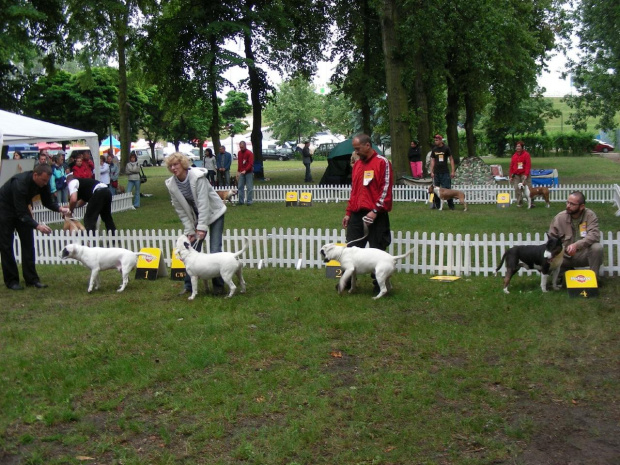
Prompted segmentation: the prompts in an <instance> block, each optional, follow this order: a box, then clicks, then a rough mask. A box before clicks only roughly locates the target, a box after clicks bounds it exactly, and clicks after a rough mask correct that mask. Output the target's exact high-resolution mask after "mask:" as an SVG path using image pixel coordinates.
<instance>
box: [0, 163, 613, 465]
mask: <svg viewBox="0 0 620 465" xmlns="http://www.w3.org/2000/svg"><path fill="white" fill-rule="evenodd" d="M588 160H589V161H592V167H593V168H594V167H595V169H596V172H597V173H598V174H599V176H598V177H599V178H600V179H601V181H600V182H614V181H613V180H612V178H613V177H614V176H615V179H616V180H617V179H618V177H617V174H618V172H617V171H614V170H617V169H620V168H618V167H617V166H615V165H613V164H610V165H608V164H607V162H608V160H602V159H598V158H594V157H592V158H588ZM546 161H547V160H546ZM552 161H553V162H556V159H553V160H552ZM581 161H583V159H582V160H581ZM557 162H558V163H565V164H562V168H561V169H560V168H558V169H559V170H560V176H561V180H562V181H563V182H566V181H565V178H562V172H565V173H566V174H565V177H566V178H567V179H571V177H572V176H573V175H572V174H569V173H573V172H575V173H576V174H575V177H578V176H582V175H583V174H579V172H578V171H579V169H578V166H577V165H575V164H573V162H572V160H570V161H564V160H563V159H558V160H557ZM293 163H295V162H268V163H267V164H266V168H265V169H266V173H267V176H269V177H270V178H271V181H268V182H267V184H268V183H269V182H271V183H281V184H292V183H295V181H293V179H297V180H298V181H299V180H300V179H302V178H303V165H301V163H297V164H296V165H295V164H293ZM610 163H612V162H610ZM317 165H318V164H317ZM581 166H582V171H584V170H583V165H581ZM323 169H324V168H321V167H320V165H318V166H316V168H315V170H317V172H315V180H316V179H317V175H318V176H319V177H320V174H322V171H323ZM319 173H320V174H319ZM147 174H148V175H149V180H148V182H147V183H146V184H145V185H143V188H144V192H147V193H151V194H153V196H152V197H148V198H143V199H142V207H141V208H140V209H139V210H137V211H131V212H124V213H122V214H117V215H115V220H116V221H117V223H118V226H119V227H120V228H123V229H146V228H161V229H165V228H169V229H170V228H179V227H180V223H179V221H178V219H177V218H176V215H174V212H172V207H171V205H170V201H169V197H168V195H167V192H166V191H165V187H164V185H163V180H164V179H165V177H167V176H168V174H167V172H166V171H165V169H163V168H150V169H148V170H147ZM608 178H609V180H608V181H603V179H608ZM555 207H557V208H555ZM562 207H563V206H560V205H552V208H551V209H546V208H536V209H534V210H531V211H526V210H523V209H520V210H517V209H513V211H511V212H510V215H506V214H505V213H506V212H503V211H500V210H498V209H496V208H494V207H492V206H488V207H487V206H477V205H475V206H472V209H471V211H470V212H468V213H466V214H463V213H462V212H461V211H456V212H431V211H430V210H428V208H427V207H426V206H424V205H423V204H397V205H395V208H394V212H393V214H392V215H391V219H392V228H393V229H394V230H420V231H444V232H466V231H469V232H472V231H473V232H511V231H515V232H522V231H529V230H533V231H540V232H542V231H544V230H546V227H547V226H548V224H549V221H550V219H551V217H552V216H553V214H554V213H555V212H557V211H559V209H560V208H562ZM592 208H593V209H595V211H597V213H598V214H599V217H600V218H601V225H602V229H603V230H613V231H615V230H618V229H620V219H618V218H617V217H615V216H614V215H613V213H614V208H613V207H612V206H610V205H592ZM343 212H344V204H342V203H341V204H321V205H315V206H313V207H312V208H307V209H292V208H288V209H287V208H286V207H284V206H282V205H275V204H255V205H254V206H252V207H235V208H232V207H231V208H229V209H228V212H227V216H226V227H227V228H230V229H235V228H236V229H240V228H265V229H270V228H271V227H273V226H276V227H306V228H338V227H339V224H340V220H341V218H342V214H343ZM38 270H39V273H40V274H41V278H42V280H43V281H44V282H46V283H49V284H50V285H51V286H50V288H48V289H44V290H35V289H30V288H29V289H26V290H25V291H23V292H11V291H8V290H7V289H0V298H1V299H2V306H1V307H0V463H2V464H78V463H88V464H119V465H120V464H124V465H142V464H144V465H146V464H155V465H159V464H190V465H191V464H223V465H224V464H226V465H228V464H231V465H232V464H257V465H258V464H268V465H271V464H282V465H284V464H287V465H295V464H297V465H301V464H308V465H311V464H326V465H327V464H385V465H388V464H403V465H404V464H490V463H496V464H537V463H553V464H556V463H557V464H563V463H583V464H585V463H588V464H609V463H614V462H615V460H616V459H617V458H618V457H620V434H619V433H620V430H619V425H618V418H620V404H619V402H618V400H619V397H618V392H620V365H619V364H618V360H619V356H620V353H619V352H620V351H619V347H620V344H619V343H620V336H619V333H618V327H619V325H620V313H619V312H618V310H617V308H618V305H617V299H618V297H619V296H620V281H619V280H618V279H617V278H612V279H608V280H606V283H605V287H603V288H602V289H601V295H600V297H599V298H596V299H587V300H584V299H570V298H568V297H567V295H566V294H565V292H550V293H547V294H542V293H541V291H540V288H539V284H540V278H539V276H536V275H533V276H529V277H528V276H521V277H519V276H518V277H515V278H514V279H513V282H512V285H511V290H512V293H511V294H510V295H505V294H504V293H502V292H501V288H502V284H501V278H500V277H462V278H461V279H459V280H457V281H455V282H453V283H449V284H448V283H437V282H434V281H431V280H430V279H429V278H430V276H428V275H416V274H407V273H399V274H397V275H396V276H394V290H393V291H392V292H391V293H390V294H389V295H388V296H386V297H385V298H383V299H380V300H379V301H373V300H372V299H371V297H372V285H371V283H370V280H369V278H368V277H361V278H360V289H359V290H358V292H357V293H355V294H353V295H348V294H347V295H343V296H342V297H339V296H338V295H337V294H336V292H335V290H334V285H335V281H334V280H330V279H327V278H326V277H325V273H324V271H323V270H309V269H302V270H300V271H297V270H295V269H280V268H277V269H274V268H267V269H262V270H257V269H246V270H245V272H244V275H245V278H246V281H247V282H248V292H247V294H245V295H237V296H235V297H234V298H232V299H223V298H221V297H213V296H210V295H206V294H205V292H204V291H202V290H201V291H202V292H201V293H200V294H199V296H198V298H197V299H196V300H195V301H193V302H188V301H187V300H186V296H178V295H177V293H178V291H179V290H180V283H178V282H175V281H171V280H168V279H159V280H157V281H136V280H133V279H132V280H131V281H130V284H129V286H128V287H127V289H126V290H125V292H123V293H122V294H118V293H117V292H115V290H116V288H117V287H118V285H119V282H120V277H119V275H118V274H117V273H115V272H112V271H108V272H104V273H102V287H101V289H100V290H99V291H96V292H94V293H93V294H91V295H88V294H87V293H86V288H87V283H88V275H89V272H88V270H87V269H86V268H84V267H82V266H79V265H67V266H39V267H38Z"/></svg>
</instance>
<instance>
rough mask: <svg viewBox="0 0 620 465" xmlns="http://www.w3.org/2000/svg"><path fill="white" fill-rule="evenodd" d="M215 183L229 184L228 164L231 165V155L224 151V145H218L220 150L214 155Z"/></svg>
mask: <svg viewBox="0 0 620 465" xmlns="http://www.w3.org/2000/svg"><path fill="white" fill-rule="evenodd" d="M215 162H216V167H217V185H218V186H220V187H222V186H230V165H232V155H231V154H230V153H228V152H227V151H226V147H224V146H223V145H222V146H220V151H219V153H218V154H217V157H216V160H215Z"/></svg>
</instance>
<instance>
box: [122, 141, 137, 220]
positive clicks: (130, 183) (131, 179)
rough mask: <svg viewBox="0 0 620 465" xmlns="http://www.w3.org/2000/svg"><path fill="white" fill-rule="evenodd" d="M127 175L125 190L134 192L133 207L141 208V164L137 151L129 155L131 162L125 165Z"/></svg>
mask: <svg viewBox="0 0 620 465" xmlns="http://www.w3.org/2000/svg"><path fill="white" fill-rule="evenodd" d="M125 174H126V175H127V179H128V180H127V189H126V190H125V192H128V193H131V192H133V209H134V210H135V209H136V208H140V164H139V163H138V157H137V156H136V154H135V153H132V154H131V155H129V163H127V165H125Z"/></svg>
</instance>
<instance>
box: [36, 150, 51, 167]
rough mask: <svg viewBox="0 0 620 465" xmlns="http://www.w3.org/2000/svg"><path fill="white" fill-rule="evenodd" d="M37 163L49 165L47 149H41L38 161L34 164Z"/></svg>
mask: <svg viewBox="0 0 620 465" xmlns="http://www.w3.org/2000/svg"><path fill="white" fill-rule="evenodd" d="M37 165H49V159H48V155H47V150H41V151H40V152H39V156H38V157H37V161H36V162H35V164H34V166H37Z"/></svg>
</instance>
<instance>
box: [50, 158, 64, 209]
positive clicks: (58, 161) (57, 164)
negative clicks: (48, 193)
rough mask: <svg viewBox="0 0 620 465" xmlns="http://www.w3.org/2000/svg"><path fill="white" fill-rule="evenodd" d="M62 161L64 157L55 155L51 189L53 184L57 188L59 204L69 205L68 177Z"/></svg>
mask: <svg viewBox="0 0 620 465" xmlns="http://www.w3.org/2000/svg"><path fill="white" fill-rule="evenodd" d="M62 161H63V156H62V155H54V156H53V157H52V179H50V187H51V184H52V183H53V184H54V185H55V186H56V200H57V201H58V203H67V202H68V201H69V195H68V194H69V191H68V190H67V175H66V173H65V168H64V166H63V164H62ZM50 190H51V189H50Z"/></svg>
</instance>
